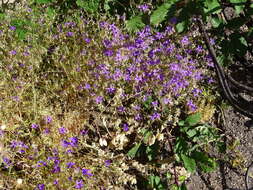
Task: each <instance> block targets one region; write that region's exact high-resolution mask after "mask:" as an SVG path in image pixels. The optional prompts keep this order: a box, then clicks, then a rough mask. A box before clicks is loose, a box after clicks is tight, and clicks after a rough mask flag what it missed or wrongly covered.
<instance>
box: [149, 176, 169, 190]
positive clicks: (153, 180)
mask: <svg viewBox="0 0 253 190" xmlns="http://www.w3.org/2000/svg"><path fill="white" fill-rule="evenodd" d="M148 184H149V186H150V188H152V189H155V190H165V189H166V186H165V185H164V184H163V183H162V181H161V179H160V177H159V176H155V175H151V176H149V178H148Z"/></svg>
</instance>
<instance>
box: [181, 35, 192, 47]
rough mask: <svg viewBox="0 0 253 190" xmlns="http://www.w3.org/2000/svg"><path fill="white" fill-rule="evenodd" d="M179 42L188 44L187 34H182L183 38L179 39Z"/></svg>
mask: <svg viewBox="0 0 253 190" xmlns="http://www.w3.org/2000/svg"><path fill="white" fill-rule="evenodd" d="M181 43H182V44H183V45H188V44H189V43H190V42H189V39H188V37H187V36H184V37H183V39H182V40H181Z"/></svg>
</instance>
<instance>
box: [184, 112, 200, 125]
mask: <svg viewBox="0 0 253 190" xmlns="http://www.w3.org/2000/svg"><path fill="white" fill-rule="evenodd" d="M200 119H201V114H200V113H198V112H197V113H195V114H193V115H190V116H188V117H187V118H186V119H185V123H186V125H188V126H189V127H192V126H194V125H196V124H198V123H199V121H200Z"/></svg>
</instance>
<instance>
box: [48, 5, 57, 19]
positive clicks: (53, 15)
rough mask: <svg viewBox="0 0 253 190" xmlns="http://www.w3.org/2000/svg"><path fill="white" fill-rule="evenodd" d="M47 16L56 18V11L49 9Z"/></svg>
mask: <svg viewBox="0 0 253 190" xmlns="http://www.w3.org/2000/svg"><path fill="white" fill-rule="evenodd" d="M47 15H48V16H49V17H50V18H54V17H55V15H56V11H55V9H53V8H50V7H48V8H47Z"/></svg>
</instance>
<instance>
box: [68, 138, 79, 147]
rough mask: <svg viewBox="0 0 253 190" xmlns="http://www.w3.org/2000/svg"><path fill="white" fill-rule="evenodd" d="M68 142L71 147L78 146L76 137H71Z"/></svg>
mask: <svg viewBox="0 0 253 190" xmlns="http://www.w3.org/2000/svg"><path fill="white" fill-rule="evenodd" d="M69 141H70V145H71V146H72V147H76V146H77V144H78V138H77V137H71V138H69Z"/></svg>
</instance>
